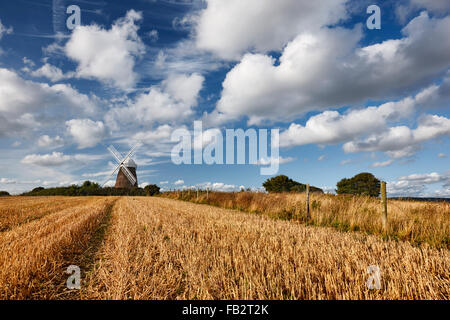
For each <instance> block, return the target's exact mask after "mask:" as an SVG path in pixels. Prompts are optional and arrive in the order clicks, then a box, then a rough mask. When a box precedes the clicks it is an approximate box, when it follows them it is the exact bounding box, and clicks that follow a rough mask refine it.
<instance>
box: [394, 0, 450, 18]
mask: <svg viewBox="0 0 450 320" xmlns="http://www.w3.org/2000/svg"><path fill="white" fill-rule="evenodd" d="M420 9H426V10H428V11H429V12H432V13H433V14H436V15H445V14H446V13H448V12H450V2H448V1H447V0H405V1H396V7H395V13H396V15H397V18H398V19H399V20H400V22H401V23H404V22H405V21H406V20H407V18H408V17H409V16H410V15H411V14H412V13H413V12H414V11H416V10H420Z"/></svg>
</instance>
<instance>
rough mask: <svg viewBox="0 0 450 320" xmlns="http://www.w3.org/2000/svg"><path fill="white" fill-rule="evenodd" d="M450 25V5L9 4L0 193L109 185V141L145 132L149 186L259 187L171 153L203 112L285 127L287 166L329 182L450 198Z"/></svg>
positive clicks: (291, 1)
mask: <svg viewBox="0 0 450 320" xmlns="http://www.w3.org/2000/svg"><path fill="white" fill-rule="evenodd" d="M372 4H376V5H378V6H379V7H380V8H381V29H379V30H377V29H373V30H370V29H368V27H367V25H366V20H367V19H368V18H369V16H370V14H367V13H366V9H367V7H368V6H369V5H372ZM70 5H77V6H78V7H79V8H80V9H81V25H80V26H78V27H77V28H75V29H74V30H69V29H68V28H67V26H66V21H67V19H68V18H69V17H70V14H67V13H66V10H67V8H68V7H69V6H70ZM448 30H450V4H449V2H448V1H444V0H442V1H440V0H439V1H432V0H404V1H350V0H338V1H336V0H326V1H321V2H320V3H312V2H310V1H298V0H282V1H273V0H258V1H257V0H246V1H241V0H229V1H220V0H207V1H201V0H165V1H164V0H137V1H126V2H125V1H118V0H116V1H101V0H83V1H81V0H79V1H65V0H53V1H52V0H18V1H8V2H6V1H3V2H2V3H1V4H0V152H1V155H2V156H1V159H2V161H1V163H0V189H1V190H7V191H9V192H11V193H20V192H23V191H26V190H30V189H32V188H34V187H37V186H46V187H49V186H60V185H69V184H73V183H81V182H82V181H84V180H88V179H89V180H93V181H98V182H104V181H105V180H107V179H108V176H109V172H111V171H112V169H113V168H114V167H113V165H114V159H113V158H112V156H111V155H110V154H109V152H108V151H107V150H106V146H108V145H110V144H113V145H114V146H115V147H116V148H117V149H119V150H120V151H121V152H123V153H126V152H127V151H128V150H129V149H130V148H131V146H132V145H133V144H134V143H135V142H136V141H138V140H140V141H142V142H143V145H142V146H141V147H140V148H139V150H138V151H137V154H136V156H135V160H136V162H137V164H138V179H139V183H141V185H142V186H143V185H145V184H148V183H156V184H158V185H160V186H162V187H163V188H165V189H173V188H183V187H190V186H203V187H204V186H209V187H211V188H215V189H216V190H225V191H231V190H239V188H240V187H241V186H245V187H246V188H260V187H261V185H262V183H263V182H264V181H265V180H266V179H267V178H269V177H268V176H263V175H261V174H260V166H258V165H250V164H247V165H178V166H177V165H175V164H173V163H172V161H171V157H170V151H171V149H172V147H173V146H174V145H175V144H174V143H173V142H171V135H172V133H173V131H174V130H176V129H179V128H186V129H187V130H192V128H193V123H194V121H196V120H197V121H203V126H204V129H205V130H210V129H212V128H218V129H220V130H222V131H223V130H225V129H238V128H242V129H244V130H246V129H248V128H254V129H269V130H270V129H275V128H276V129H279V130H280V145H281V148H280V155H281V160H280V162H281V164H280V169H279V172H278V173H279V174H286V175H288V176H289V177H292V178H293V179H295V180H297V181H301V182H304V183H310V184H312V185H315V186H318V187H322V188H324V189H326V190H332V189H333V188H335V186H336V183H337V182H338V181H339V180H340V179H342V178H344V177H351V176H353V175H355V174H357V173H359V172H372V173H373V174H375V175H376V176H377V177H378V178H380V179H383V180H385V181H388V183H389V184H388V191H389V193H390V194H391V195H396V196H439V197H448V196H450V168H449V158H448V157H449V156H450V152H449V150H450V148H449V146H450V139H449V136H450V118H449V117H450V103H449V102H450V99H449V98H450V72H449V67H450V37H449V34H448ZM205 143H206V142H205ZM111 180H114V177H112V178H111Z"/></svg>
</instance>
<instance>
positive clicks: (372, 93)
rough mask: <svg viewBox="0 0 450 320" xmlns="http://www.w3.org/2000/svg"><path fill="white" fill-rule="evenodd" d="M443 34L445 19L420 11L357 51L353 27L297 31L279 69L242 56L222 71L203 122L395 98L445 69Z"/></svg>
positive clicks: (357, 31)
mask: <svg viewBox="0 0 450 320" xmlns="http://www.w3.org/2000/svg"><path fill="white" fill-rule="evenodd" d="M449 29H450V16H449V17H445V18H442V19H437V18H430V17H429V16H428V14H427V13H426V12H423V13H422V14H421V15H420V16H418V17H416V18H415V19H413V20H412V21H411V22H410V23H409V24H408V25H407V26H406V27H405V28H404V29H403V30H402V33H403V35H404V37H403V38H401V39H396V40H387V41H384V42H382V43H378V44H374V45H370V46H367V47H363V48H359V47H358V43H359V42H360V40H361V37H362V31H361V28H360V26H356V27H355V28H354V29H353V30H349V29H343V28H333V29H321V30H319V31H317V32H302V33H300V34H299V35H298V36H297V37H296V38H295V39H294V40H293V41H292V42H290V43H289V44H288V45H287V46H286V47H285V48H284V50H283V52H282V55H281V57H280V58H279V64H276V60H275V59H274V58H272V57H270V56H267V55H262V54H246V55H245V56H244V57H243V58H242V60H241V61H240V62H239V63H238V64H237V65H236V66H235V67H234V68H233V69H232V70H231V71H230V72H229V73H228V74H227V76H226V79H225V81H224V82H223V90H222V96H221V98H220V100H219V102H218V103H217V106H216V110H215V111H214V112H213V113H212V114H210V115H209V116H210V117H206V119H207V120H209V121H213V120H216V122H217V118H223V119H222V120H225V121H226V120H230V119H231V120H233V119H239V118H241V117H244V116H245V117H248V119H249V120H248V123H249V125H253V124H260V123H261V122H263V121H275V120H280V121H287V120H289V121H290V120H291V119H292V118H293V117H296V116H299V115H302V114H304V113H306V112H308V111H313V110H320V109H325V108H333V107H342V106H347V105H356V104H361V103H364V102H366V101H367V100H368V99H373V100H375V99H386V98H394V97H397V96H398V95H399V94H402V95H403V94H404V93H405V92H407V91H412V90H416V89H418V88H419V87H421V86H423V85H424V84H425V83H427V82H428V81H429V80H430V79H431V78H432V77H435V76H439V75H442V74H443V73H444V72H446V71H447V69H448V66H449V64H450V56H449V55H448V54H446V53H447V52H450V38H449V37H448V30H449ZM239 36H241V35H239Z"/></svg>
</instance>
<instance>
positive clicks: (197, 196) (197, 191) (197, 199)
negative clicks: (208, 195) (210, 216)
mask: <svg viewBox="0 0 450 320" xmlns="http://www.w3.org/2000/svg"><path fill="white" fill-rule="evenodd" d="M197 201H198V188H197Z"/></svg>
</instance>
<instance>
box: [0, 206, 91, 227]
mask: <svg viewBox="0 0 450 320" xmlns="http://www.w3.org/2000/svg"><path fill="white" fill-rule="evenodd" d="M88 201H89V199H88V198H86V197H77V198H68V197H53V198H48V197H39V198H33V197H29V198H26V197H11V198H10V199H8V198H5V199H2V200H1V201H0V232H4V231H8V230H11V229H12V228H14V227H16V226H19V225H21V224H24V223H28V222H30V221H34V220H37V219H40V218H42V217H44V216H45V215H47V214H50V213H54V212H56V211H59V210H63V209H67V208H70V207H74V206H77V205H81V204H83V203H87V202H88Z"/></svg>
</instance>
